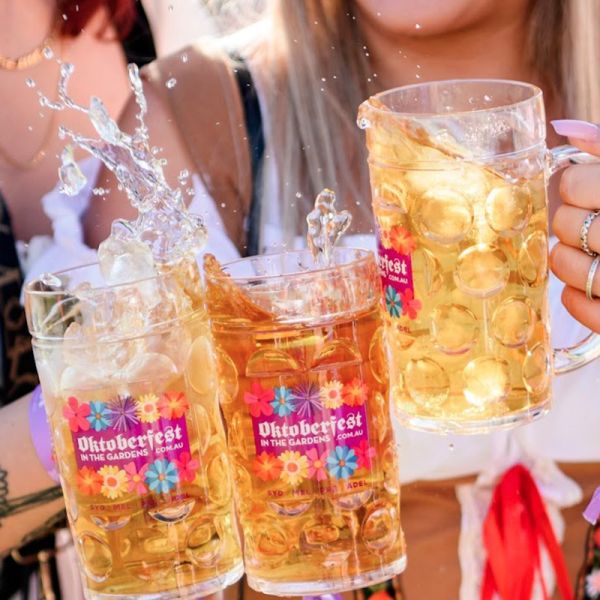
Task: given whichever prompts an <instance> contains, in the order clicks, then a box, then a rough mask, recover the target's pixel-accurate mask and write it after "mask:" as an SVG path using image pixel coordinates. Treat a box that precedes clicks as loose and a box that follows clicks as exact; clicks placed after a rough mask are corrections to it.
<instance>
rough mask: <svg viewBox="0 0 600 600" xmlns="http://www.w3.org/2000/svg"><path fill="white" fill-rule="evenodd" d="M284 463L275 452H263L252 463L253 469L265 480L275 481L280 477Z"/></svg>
mask: <svg viewBox="0 0 600 600" xmlns="http://www.w3.org/2000/svg"><path fill="white" fill-rule="evenodd" d="M281 469H283V463H282V462H281V461H280V460H279V459H278V458H277V457H276V456H274V455H273V454H269V453H268V452H261V453H260V454H258V455H257V456H256V458H255V459H254V462H253V463H252V471H254V474H255V475H256V476H257V477H258V478H259V479H262V480H263V481H275V480H276V479H278V478H279V475H280V474H281Z"/></svg>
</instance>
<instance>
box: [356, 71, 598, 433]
mask: <svg viewBox="0 0 600 600" xmlns="http://www.w3.org/2000/svg"><path fill="white" fill-rule="evenodd" d="M358 125H359V127H361V128H362V129H365V130H366V140H367V147H368V154H369V171H370V179H371V189H372V199H373V210H374V213H375V220H376V226H377V242H378V255H379V266H380V273H381V281H382V293H383V300H382V302H383V312H384V315H385V322H386V337H387V343H388V349H389V356H390V360H391V365H390V371H391V374H392V398H393V401H394V404H395V407H396V412H397V415H398V417H399V419H400V421H401V422H402V423H403V424H404V425H406V426H409V427H411V428H415V429H421V430H426V431H438V432H452V433H482V432H485V431H489V430H492V429H498V428H508V427H512V426H515V425H517V424H520V423H525V422H528V421H531V420H533V419H535V418H537V417H540V416H542V415H544V414H545V413H546V412H547V411H548V410H549V408H550V402H551V378H552V373H553V372H554V373H555V374H560V373H565V372H568V371H571V370H573V369H575V368H577V367H580V366H582V365H584V364H587V363H588V362H589V361H590V360H593V359H594V358H596V357H597V356H599V355H600V347H599V341H598V338H597V337H596V336H593V335H591V336H589V337H588V338H586V339H585V340H583V341H582V342H580V343H579V344H578V345H577V346H575V347H573V348H568V349H561V350H554V351H553V350H552V347H551V345H550V334H549V325H550V323H549V314H548V202H547V197H546V186H547V183H548V178H549V176H550V175H551V174H552V173H554V172H555V171H557V170H558V169H560V168H562V167H564V166H566V165H567V164H568V163H569V162H570V161H571V160H575V159H578V158H583V157H584V156H587V155H585V154H584V153H582V152H579V151H577V150H576V149H574V148H570V147H560V148H556V149H554V150H548V149H547V147H546V143H545V137H546V128H545V115H544V105H543V100H542V92H541V90H540V89H539V88H537V87H535V86H533V85H529V84H526V83H519V82H516V81H515V82H513V81H501V80H453V81H440V82H432V83H424V84H418V85H411V86H406V87H402V88H398V89H394V90H389V91H386V92H382V93H380V94H377V95H376V96H374V97H372V98H370V99H369V100H367V101H365V102H364V103H363V104H362V105H361V107H360V109H359V115H358ZM553 363H554V365H553Z"/></svg>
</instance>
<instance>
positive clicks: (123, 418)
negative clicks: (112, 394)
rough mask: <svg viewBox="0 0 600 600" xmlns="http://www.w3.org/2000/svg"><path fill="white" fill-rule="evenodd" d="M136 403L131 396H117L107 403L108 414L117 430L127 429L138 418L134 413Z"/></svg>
mask: <svg viewBox="0 0 600 600" xmlns="http://www.w3.org/2000/svg"><path fill="white" fill-rule="evenodd" d="M136 409H137V407H136V405H135V402H134V401H133V398H132V397H131V396H118V397H117V398H115V399H114V400H111V401H110V402H109V403H108V414H109V415H110V418H111V421H112V425H113V427H114V428H115V429H116V430H117V431H129V430H130V429H132V428H133V427H134V426H135V425H137V424H138V423H139V422H140V420H139V418H138V417H137V415H136Z"/></svg>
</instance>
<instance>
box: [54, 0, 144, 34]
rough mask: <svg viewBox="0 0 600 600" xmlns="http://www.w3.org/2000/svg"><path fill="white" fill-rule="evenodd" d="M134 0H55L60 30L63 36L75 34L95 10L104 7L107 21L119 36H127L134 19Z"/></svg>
mask: <svg viewBox="0 0 600 600" xmlns="http://www.w3.org/2000/svg"><path fill="white" fill-rule="evenodd" d="M135 1H136V0H57V2H56V5H57V10H58V15H59V19H60V22H61V28H60V32H61V34H62V35H64V36H73V37H74V36H77V35H79V34H80V33H81V30H82V29H83V28H84V27H85V26H86V25H87V24H88V22H89V20H90V19H91V18H92V17H93V16H94V14H95V13H96V11H97V10H98V9H100V8H101V7H105V8H106V10H107V11H108V20H109V23H110V24H112V25H113V26H114V28H115V29H116V31H117V34H118V36H119V38H121V39H123V38H125V37H127V34H128V33H129V32H130V31H131V28H132V27H133V25H134V23H135V19H136V8H135Z"/></svg>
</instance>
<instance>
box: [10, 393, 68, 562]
mask: <svg viewBox="0 0 600 600" xmlns="http://www.w3.org/2000/svg"><path fill="white" fill-rule="evenodd" d="M30 398H31V396H30V395H27V396H24V397H23V398H21V399H19V400H17V401H16V402H13V403H11V404H9V405H8V406H5V407H4V408H2V409H1V410H0V449H1V450H0V476H1V479H0V515H2V513H3V512H4V511H5V510H7V507H8V510H9V511H10V513H9V515H8V516H6V517H4V518H2V517H1V516H0V556H2V555H3V554H5V553H7V552H8V551H10V549H11V548H15V547H18V546H20V545H22V544H23V543H24V542H25V541H26V540H27V538H28V536H29V535H30V534H31V533H32V532H33V531H35V530H37V529H39V528H40V527H42V526H43V525H44V524H45V523H46V522H47V521H48V520H49V519H51V517H53V516H54V515H56V513H58V512H60V511H61V510H62V509H63V508H64V502H63V499H62V495H61V494H60V489H56V483H55V482H54V481H52V479H51V478H50V477H49V476H48V473H46V471H45V470H44V467H43V466H42V464H41V463H40V461H39V459H38V457H37V454H36V453H35V448H34V447H33V443H32V441H31V435H30V433H29V417H28V414H29V413H28V411H29V400H30ZM50 498H54V499H52V500H50ZM23 503H24V506H23V509H22V510H21V511H19V512H13V511H12V510H11V507H14V506H15V505H17V504H23Z"/></svg>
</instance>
